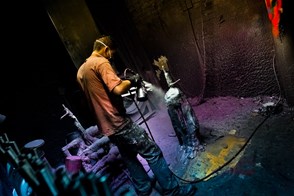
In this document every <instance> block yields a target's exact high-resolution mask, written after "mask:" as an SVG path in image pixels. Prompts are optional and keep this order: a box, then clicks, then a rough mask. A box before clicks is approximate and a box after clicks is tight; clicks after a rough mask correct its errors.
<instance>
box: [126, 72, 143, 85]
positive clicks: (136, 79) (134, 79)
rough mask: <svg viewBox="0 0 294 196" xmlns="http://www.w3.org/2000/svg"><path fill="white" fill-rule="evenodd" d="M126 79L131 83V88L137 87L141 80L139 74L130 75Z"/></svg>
mask: <svg viewBox="0 0 294 196" xmlns="http://www.w3.org/2000/svg"><path fill="white" fill-rule="evenodd" d="M126 79H127V80H129V81H131V86H132V87H137V86H138V85H139V84H140V82H142V78H141V76H140V75H139V74H135V75H132V76H130V77H128V78H126Z"/></svg>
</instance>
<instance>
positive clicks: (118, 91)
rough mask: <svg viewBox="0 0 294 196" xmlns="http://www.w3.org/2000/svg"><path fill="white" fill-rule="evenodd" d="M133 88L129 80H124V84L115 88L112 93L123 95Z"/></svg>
mask: <svg viewBox="0 0 294 196" xmlns="http://www.w3.org/2000/svg"><path fill="white" fill-rule="evenodd" d="M130 88H131V81H129V80H122V82H121V83H120V84H119V85H117V86H116V87H114V89H113V90H112V92H113V93H114V94H116V95H122V94H125V93H127V92H128V90H130Z"/></svg>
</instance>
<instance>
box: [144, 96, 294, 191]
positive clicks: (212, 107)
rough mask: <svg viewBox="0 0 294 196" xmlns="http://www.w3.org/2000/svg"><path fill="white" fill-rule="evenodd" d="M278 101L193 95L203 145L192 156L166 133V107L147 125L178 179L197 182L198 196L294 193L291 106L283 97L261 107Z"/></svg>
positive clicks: (168, 132) (293, 131) (272, 98)
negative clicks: (198, 98) (201, 100)
mask: <svg viewBox="0 0 294 196" xmlns="http://www.w3.org/2000/svg"><path fill="white" fill-rule="evenodd" d="M278 101H279V100H278V98H275V97H256V98H235V97H219V98H213V99H209V100H207V101H206V102H204V103H202V104H194V105H193V100H191V103H192V106H193V109H194V111H195V114H196V116H197V118H198V120H199V123H200V133H201V138H200V139H201V141H202V144H203V145H204V146H205V150H204V151H203V152H198V154H197V156H196V157H195V158H194V159H187V158H186V156H185V155H184V153H183V151H181V150H180V148H179V144H178V141H177V138H176V137H170V136H169V135H170V134H171V133H173V128H172V125H171V122H170V119H169V117H168V114H167V112H166V111H165V109H164V108H162V109H160V110H158V111H157V112H156V113H155V114H154V115H153V116H152V117H151V118H149V119H148V120H147V125H148V127H149V129H150V131H151V134H152V137H153V138H154V139H155V141H156V142H157V144H158V145H159V146H160V147H161V149H162V151H163V153H164V156H165V158H166V160H167V161H168V163H169V164H170V168H171V169H172V171H173V172H174V173H175V174H176V175H177V176H178V177H179V180H180V181H181V182H182V183H196V186H197V188H198V191H197V194H196V195H205V196H207V195H258V196H261V195H266V196H269V195H294V169H293V165H294V158H293V152H294V145H293V140H294V119H293V110H291V108H289V107H287V105H286V104H285V103H284V102H283V101H279V103H280V104H279V106H280V107H276V109H275V110H273V108H272V107H265V106H267V105H269V106H271V104H272V103H274V104H276V103H277V102H278ZM142 126H146V125H145V124H144V123H143V124H142ZM141 161H142V162H143V163H145V162H144V160H141ZM152 195H154V196H155V195H160V194H159V193H158V192H156V191H154V192H153V193H152Z"/></svg>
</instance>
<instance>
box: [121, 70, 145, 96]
mask: <svg viewBox="0 0 294 196" xmlns="http://www.w3.org/2000/svg"><path fill="white" fill-rule="evenodd" d="M127 71H129V72H130V73H131V74H132V75H131V76H127ZM124 78H125V79H127V80H130V81H131V83H132V86H133V87H135V89H136V98H137V101H146V100H147V99H148V97H147V89H146V87H145V83H144V81H143V79H142V77H141V76H140V75H139V74H138V73H136V72H134V71H133V70H131V69H129V68H127V69H125V71H124Z"/></svg>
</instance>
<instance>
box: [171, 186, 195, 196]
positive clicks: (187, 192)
mask: <svg viewBox="0 0 294 196" xmlns="http://www.w3.org/2000/svg"><path fill="white" fill-rule="evenodd" d="M196 191H197V188H196V186H194V185H192V184H186V185H181V186H180V187H179V188H178V190H177V191H176V193H175V196H193V195H195V193H196Z"/></svg>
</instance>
